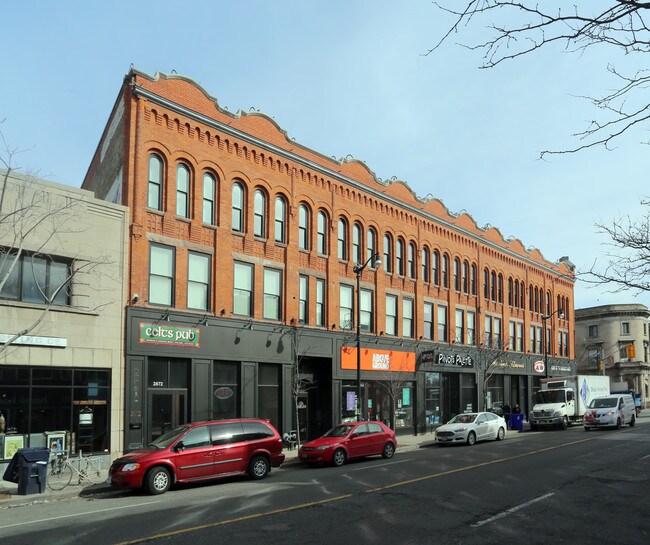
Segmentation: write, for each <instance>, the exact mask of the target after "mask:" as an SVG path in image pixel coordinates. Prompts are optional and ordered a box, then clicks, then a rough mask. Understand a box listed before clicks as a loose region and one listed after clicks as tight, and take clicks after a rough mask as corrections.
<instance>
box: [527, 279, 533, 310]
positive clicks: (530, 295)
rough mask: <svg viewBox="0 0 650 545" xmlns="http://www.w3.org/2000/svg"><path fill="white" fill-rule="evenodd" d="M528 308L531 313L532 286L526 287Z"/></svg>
mask: <svg viewBox="0 0 650 545" xmlns="http://www.w3.org/2000/svg"><path fill="white" fill-rule="evenodd" d="M528 308H529V309H530V310H531V311H532V310H533V309H534V308H535V307H534V306H533V285H532V284H530V285H529V286H528Z"/></svg>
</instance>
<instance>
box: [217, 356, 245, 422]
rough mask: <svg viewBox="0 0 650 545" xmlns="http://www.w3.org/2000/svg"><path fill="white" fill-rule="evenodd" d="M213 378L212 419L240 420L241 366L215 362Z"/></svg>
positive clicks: (232, 363)
mask: <svg viewBox="0 0 650 545" xmlns="http://www.w3.org/2000/svg"><path fill="white" fill-rule="evenodd" d="M212 376H213V385H212V391H213V395H212V418H213V419H215V420H222V419H226V418H239V416H240V412H239V391H240V387H239V384H240V379H239V364H238V363H234V362H221V361H215V362H214V364H213V368H212Z"/></svg>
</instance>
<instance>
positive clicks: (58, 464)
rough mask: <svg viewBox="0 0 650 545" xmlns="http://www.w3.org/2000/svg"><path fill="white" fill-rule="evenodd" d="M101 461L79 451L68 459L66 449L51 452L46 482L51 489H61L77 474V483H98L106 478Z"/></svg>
mask: <svg viewBox="0 0 650 545" xmlns="http://www.w3.org/2000/svg"><path fill="white" fill-rule="evenodd" d="M103 465H104V464H103V462H102V460H101V458H93V457H92V456H84V455H83V453H82V452H81V451H79V458H78V459H77V460H75V461H74V462H73V461H70V458H69V457H68V452H67V451H65V450H64V451H61V452H53V453H52V454H51V456H50V462H49V469H48V472H47V479H46V483H47V486H48V487H49V488H50V489H51V490H63V489H64V488H65V487H66V486H68V485H69V484H70V483H71V482H72V477H73V476H74V475H75V474H76V475H77V484H78V485H81V484H82V483H83V482H84V481H88V482H89V483H91V484H100V483H102V482H104V481H105V480H106V478H107V477H106V476H103V470H104V467H103Z"/></svg>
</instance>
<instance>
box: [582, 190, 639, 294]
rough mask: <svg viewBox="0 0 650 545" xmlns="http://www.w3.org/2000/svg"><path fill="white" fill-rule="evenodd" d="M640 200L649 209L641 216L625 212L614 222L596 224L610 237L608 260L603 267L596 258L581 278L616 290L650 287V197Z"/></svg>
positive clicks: (637, 290)
mask: <svg viewBox="0 0 650 545" xmlns="http://www.w3.org/2000/svg"><path fill="white" fill-rule="evenodd" d="M641 204H642V205H643V206H645V210H646V211H645V215H644V216H643V217H641V218H631V217H630V216H625V217H620V218H616V219H614V220H613V221H612V223H611V224H606V223H597V224H596V227H597V229H598V231H599V232H600V233H601V234H603V235H605V236H607V237H608V242H607V243H606V244H605V245H606V247H607V248H608V250H607V251H606V253H605V259H606V261H607V264H606V265H605V266H604V267H600V266H599V265H598V263H597V262H595V263H594V264H593V266H592V267H591V268H590V270H589V271H588V272H587V273H586V274H583V275H581V280H584V281H585V282H587V283H592V284H598V285H607V286H611V290H610V291H612V292H613V293H619V292H622V291H626V290H632V291H636V292H637V293H641V292H648V291H650V200H643V201H641Z"/></svg>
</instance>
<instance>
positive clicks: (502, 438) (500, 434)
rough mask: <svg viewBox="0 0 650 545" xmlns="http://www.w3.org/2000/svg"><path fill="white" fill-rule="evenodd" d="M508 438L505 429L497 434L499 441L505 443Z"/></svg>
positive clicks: (500, 429)
mask: <svg viewBox="0 0 650 545" xmlns="http://www.w3.org/2000/svg"><path fill="white" fill-rule="evenodd" d="M505 437H506V430H504V429H503V428H499V431H498V432H497V441H503V440H504V439H505Z"/></svg>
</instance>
